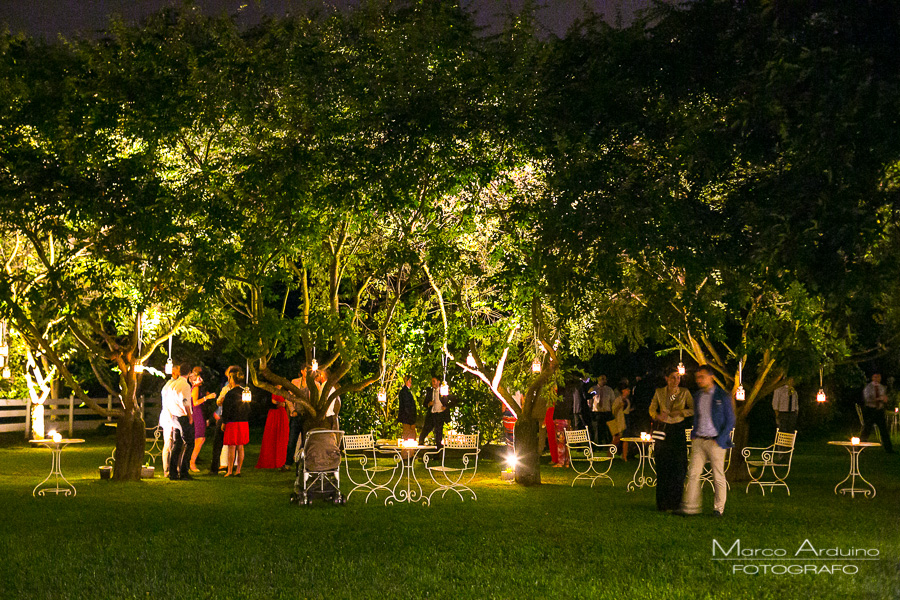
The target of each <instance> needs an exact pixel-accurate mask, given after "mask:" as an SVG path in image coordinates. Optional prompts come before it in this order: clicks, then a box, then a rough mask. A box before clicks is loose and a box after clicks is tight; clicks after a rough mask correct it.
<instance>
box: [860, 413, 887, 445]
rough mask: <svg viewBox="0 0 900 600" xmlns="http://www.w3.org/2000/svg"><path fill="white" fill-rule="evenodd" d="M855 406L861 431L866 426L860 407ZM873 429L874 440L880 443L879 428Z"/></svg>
mask: <svg viewBox="0 0 900 600" xmlns="http://www.w3.org/2000/svg"><path fill="white" fill-rule="evenodd" d="M855 406H856V416H857V417H859V432H860V433H862V430H863V429H865V428H866V420H865V419H864V418H863V411H862V407H861V406H860V405H859V404H857V405H855ZM872 429H874V430H875V440H876V441H877V442H878V443H879V444H880V443H881V430H880V429H878V428H877V427H873V428H872Z"/></svg>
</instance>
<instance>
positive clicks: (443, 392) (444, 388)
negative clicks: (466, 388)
mask: <svg viewBox="0 0 900 600" xmlns="http://www.w3.org/2000/svg"><path fill="white" fill-rule="evenodd" d="M449 394H450V386H449V385H447V382H446V381H444V382H443V383H442V384H441V396H447V395H449Z"/></svg>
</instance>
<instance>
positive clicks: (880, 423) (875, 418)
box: [859, 371, 894, 454]
mask: <svg viewBox="0 0 900 600" xmlns="http://www.w3.org/2000/svg"><path fill="white" fill-rule="evenodd" d="M887 400H888V397H887V389H886V388H885V387H884V386H883V385H881V373H879V372H878V371H875V372H874V373H872V381H870V382H869V384H868V385H867V386H866V387H865V389H864V390H863V407H862V414H863V428H862V433H860V434H859V437H860V438H861V439H862V441H864V442H865V441H868V439H869V435H870V434H871V433H872V429H874V428H875V427H877V428H878V431H880V432H881V445H882V446H883V447H884V451H885V452H887V453H888V454H893V453H894V447H893V445H892V444H891V433H890V431H889V430H888V426H887V418H886V417H885V414H884V408H885V406H886V405H887Z"/></svg>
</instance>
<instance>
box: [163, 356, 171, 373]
mask: <svg viewBox="0 0 900 600" xmlns="http://www.w3.org/2000/svg"><path fill="white" fill-rule="evenodd" d="M164 370H165V372H166V375H171V374H172V357H171V356H170V357H169V358H168V359H167V360H166V368H165V369H164Z"/></svg>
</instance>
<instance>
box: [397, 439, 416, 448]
mask: <svg viewBox="0 0 900 600" xmlns="http://www.w3.org/2000/svg"><path fill="white" fill-rule="evenodd" d="M400 445H401V446H403V447H404V448H415V447H416V446H418V445H419V442H417V441H416V440H403V441H402V442H400Z"/></svg>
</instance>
